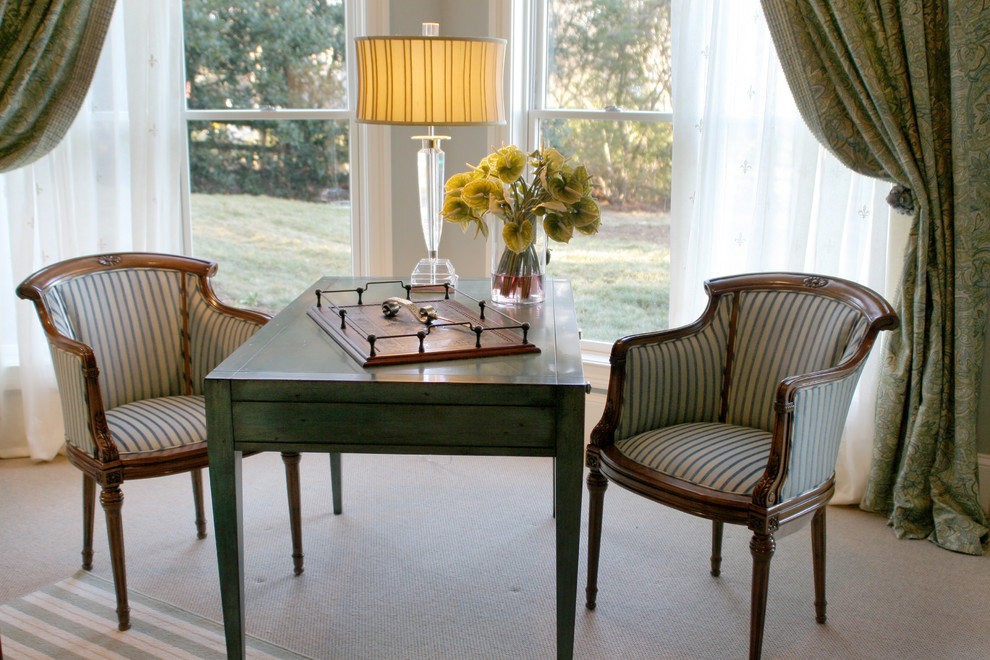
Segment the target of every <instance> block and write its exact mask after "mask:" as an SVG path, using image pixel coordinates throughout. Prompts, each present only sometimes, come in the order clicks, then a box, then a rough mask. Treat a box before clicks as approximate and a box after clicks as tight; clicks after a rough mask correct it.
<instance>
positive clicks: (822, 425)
mask: <svg viewBox="0 0 990 660" xmlns="http://www.w3.org/2000/svg"><path fill="white" fill-rule="evenodd" d="M862 371H863V367H862V366H860V368H859V369H857V370H856V371H854V372H852V373H851V374H849V375H848V376H846V377H845V378H843V379H842V380H837V381H833V382H831V383H827V384H825V385H818V386H816V387H810V388H807V389H802V390H799V391H798V392H797V394H796V395H795V397H794V428H793V431H792V433H791V453H790V456H789V457H788V462H787V464H788V469H787V477H786V479H785V480H784V483H783V485H782V486H781V490H780V496H781V498H783V499H789V498H791V497H795V496H797V495H800V494H802V493H804V492H806V491H809V490H812V489H814V488H817V487H818V486H820V485H821V484H823V483H824V482H825V481H826V480H827V479H829V478H830V477H831V476H832V473H833V472H835V460H836V457H837V456H838V455H839V442H840V441H841V440H842V429H843V427H844V426H845V422H846V416H847V415H848V414H849V406H850V404H851V403H852V396H853V391H854V390H855V389H856V384H857V383H858V382H859V376H860V374H861V373H862Z"/></svg>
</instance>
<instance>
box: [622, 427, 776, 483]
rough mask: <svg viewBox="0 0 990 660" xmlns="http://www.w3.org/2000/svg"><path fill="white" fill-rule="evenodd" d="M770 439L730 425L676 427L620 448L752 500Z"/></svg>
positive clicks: (687, 477) (626, 441) (674, 472)
mask: <svg viewBox="0 0 990 660" xmlns="http://www.w3.org/2000/svg"><path fill="white" fill-rule="evenodd" d="M770 438H771V434H770V433H768V432H766V431H762V430H760V429H754V428H749V427H746V426H733V425H731V424H710V423H704V424H677V425H675V426H668V427H664V428H659V429H653V430H651V431H646V432H644V433H640V434H639V435H634V436H632V437H629V438H625V439H624V440H618V441H616V443H615V447H616V449H618V450H619V453H621V454H622V455H623V456H625V457H626V458H629V459H630V460H633V461H635V462H637V463H639V464H641V465H644V466H646V467H648V468H651V469H653V470H656V471H657V472H661V473H663V474H666V475H669V476H672V477H677V478H678V479H683V480H684V481H689V482H691V483H693V484H697V485H699V486H704V487H706V488H711V489H713V490H718V491H722V492H725V493H736V494H741V495H750V494H752V493H753V489H754V488H755V487H756V482H757V481H759V479H760V477H761V476H762V475H763V472H764V471H765V470H766V467H767V460H768V458H769V456H770Z"/></svg>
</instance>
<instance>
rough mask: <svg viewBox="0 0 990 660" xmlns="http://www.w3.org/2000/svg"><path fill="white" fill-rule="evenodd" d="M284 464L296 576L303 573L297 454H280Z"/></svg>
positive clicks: (293, 563)
mask: <svg viewBox="0 0 990 660" xmlns="http://www.w3.org/2000/svg"><path fill="white" fill-rule="evenodd" d="M282 462H283V463H285V488H286V491H288V495H289V526H290V528H291V530H292V566H293V569H294V570H295V573H296V575H300V574H301V573H302V572H303V549H302V502H301V500H300V497H299V453H298V452H294V451H286V452H282Z"/></svg>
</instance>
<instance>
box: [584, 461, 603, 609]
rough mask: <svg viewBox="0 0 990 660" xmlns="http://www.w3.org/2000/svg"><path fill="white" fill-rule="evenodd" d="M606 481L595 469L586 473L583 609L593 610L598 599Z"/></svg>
mask: <svg viewBox="0 0 990 660" xmlns="http://www.w3.org/2000/svg"><path fill="white" fill-rule="evenodd" d="M606 488H608V479H606V478H605V477H603V476H602V473H601V472H600V471H599V470H597V469H596V468H591V470H590V471H589V472H588V583H587V586H586V587H585V595H586V600H585V607H587V608H588V609H589V610H593V609H595V604H596V600H597V597H598V556H599V554H600V552H601V541H602V509H603V506H604V504H605V489H606Z"/></svg>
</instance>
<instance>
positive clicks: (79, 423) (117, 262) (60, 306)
mask: <svg viewBox="0 0 990 660" xmlns="http://www.w3.org/2000/svg"><path fill="white" fill-rule="evenodd" d="M216 267H217V266H216V264H214V263H212V262H209V261H203V260H201V259H193V258H190V257H182V256H175V255H164V254H154V253H119V254H108V255H101V256H89V257H78V258H75V259H68V260H66V261H62V262H60V263H57V264H53V265H52V266H49V267H47V268H44V269H42V270H40V271H38V272H37V273H35V274H33V275H31V276H30V277H28V278H27V279H25V280H24V282H22V283H21V285H20V286H18V288H17V293H18V295H19V296H20V297H22V298H26V299H29V300H32V301H34V303H35V309H36V310H37V312H38V316H39V318H40V320H41V323H42V326H43V327H44V329H45V333H46V336H47V337H48V341H49V346H50V347H51V351H52V359H53V361H54V364H55V372H56V378H57V380H58V386H59V394H60V398H61V399H62V409H63V417H64V419H65V425H66V435H67V440H68V441H69V442H70V443H71V444H73V445H75V446H76V447H79V448H80V449H82V450H83V451H84V452H86V453H97V452H98V448H97V447H96V442H95V439H94V438H93V435H92V434H93V432H94V431H93V429H94V428H95V427H98V426H100V424H105V422H103V421H101V420H102V411H103V410H109V409H112V408H115V407H117V406H120V405H123V404H126V403H130V402H132V401H138V400H143V399H149V398H158V397H164V396H175V395H186V394H202V393H203V381H204V379H205V377H206V375H207V374H208V373H209V372H210V371H211V370H212V369H213V368H214V367H215V366H216V365H217V364H218V363H219V362H220V361H222V360H223V359H224V358H226V357H227V356H228V355H229V354H230V353H231V351H233V350H234V349H235V348H237V347H238V346H240V345H241V344H242V343H243V342H244V341H246V340H247V339H248V338H249V337H250V336H251V335H252V334H254V332H256V331H257V329H258V328H259V327H260V326H261V325H263V324H264V323H265V322H266V321H267V317H266V316H265V315H263V314H258V313H256V312H250V311H247V310H239V309H235V308H231V307H228V306H226V305H224V304H223V303H221V302H220V301H219V300H218V299H217V298H216V295H215V294H214V293H213V289H212V287H211V286H210V283H209V277H211V276H212V275H213V274H214V273H215V272H216ZM97 373H98V374H99V375H98V377H97V375H96V374H97Z"/></svg>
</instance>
